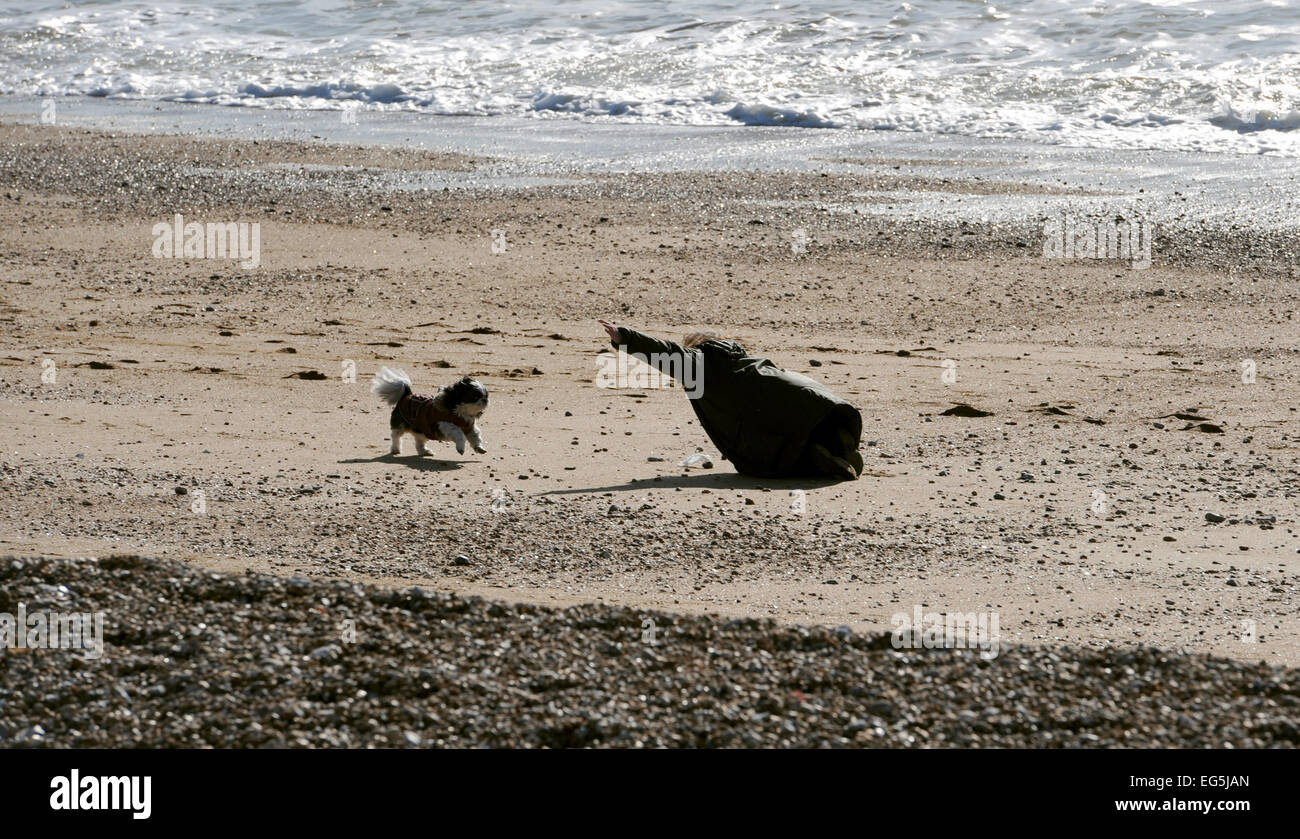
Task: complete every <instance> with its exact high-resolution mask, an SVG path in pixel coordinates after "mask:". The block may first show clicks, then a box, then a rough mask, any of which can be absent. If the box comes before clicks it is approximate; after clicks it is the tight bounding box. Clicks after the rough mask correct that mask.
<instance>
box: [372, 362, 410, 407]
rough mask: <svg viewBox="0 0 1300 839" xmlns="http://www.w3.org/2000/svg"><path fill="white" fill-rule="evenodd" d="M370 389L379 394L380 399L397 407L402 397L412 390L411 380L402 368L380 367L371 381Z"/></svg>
mask: <svg viewBox="0 0 1300 839" xmlns="http://www.w3.org/2000/svg"><path fill="white" fill-rule="evenodd" d="M370 391H371V392H372V393H377V394H379V398H380V399H382V400H384V402H386V403H387V404H388V405H389V406H391V407H394V408H395V407H397V403H398V402H401V401H402V397H403V396H405V395H406V394H408V393H410V392H411V380H410V378H408V377H407V375H406V374H405V373H403V372H402V371H401V370H390V369H388V368H387V367H380V368H379V372H378V373H376V374H375V379H374V381H373V382H371V383H370Z"/></svg>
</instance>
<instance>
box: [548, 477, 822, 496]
mask: <svg viewBox="0 0 1300 839" xmlns="http://www.w3.org/2000/svg"><path fill="white" fill-rule="evenodd" d="M839 483H845V482H844V481H840V480H836V479H835V478H751V477H749V476H747V475H741V474H739V473H738V472H715V473H713V474H707V473H700V472H695V473H692V474H688V475H663V476H662V477H661V479H660V480H655V479H654V478H642V479H640V480H633V481H629V482H628V483H625V484H611V485H610V486H603V487H583V488H581V489H552V490H547V491H546V492H539V493H537V495H583V494H590V493H594V492H631V491H633V490H640V491H645V490H647V489H656V488H659V487H662V488H664V489H672V488H674V487H681V488H682V489H771V490H791V489H821V488H823V487H828V486H834V485H835V484H839Z"/></svg>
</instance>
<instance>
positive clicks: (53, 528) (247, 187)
mask: <svg viewBox="0 0 1300 839" xmlns="http://www.w3.org/2000/svg"><path fill="white" fill-rule="evenodd" d="M874 164H875V165H873V162H872V161H870V160H863V161H862V168H861V171H860V172H857V173H852V172H850V173H844V172H836V173H834V174H826V173H817V172H790V173H779V172H751V173H734V172H696V173H661V172H644V173H635V172H632V173H619V174H610V175H604V176H600V175H591V176H584V177H580V178H577V177H574V176H573V175H566V177H565V180H564V182H563V183H561V184H558V185H530V186H526V187H519V188H513V189H510V188H502V187H499V186H490V187H485V188H474V187H465V188H457V189H454V190H453V189H450V188H446V189H443V190H434V189H418V188H414V189H413V188H402V187H394V186H393V183H394V180H395V179H399V180H400V178H401V177H403V176H408V175H411V174H413V173H414V174H421V173H437V174H442V173H447V174H449V175H451V174H455V173H466V172H470V173H472V172H475V171H479V170H490V169H491V167H492V166H493V165H494V161H493V160H492V158H490V157H488V156H472V155H465V154H456V153H449V152H433V151H423V150H394V149H391V148H378V147H365V146H355V145H353V146H349V145H337V144H328V143H324V142H288V141H263V142H253V141H247V140H226V139H215V138H208V139H202V138H195V137H176V136H166V135H136V134H127V133H123V132H103V131H93V130H85V129H80V128H70V127H45V126H37V125H31V124H19V123H17V122H9V123H6V124H4V125H2V126H0V180H2V181H3V189H0V193H2V195H3V201H0V251H3V260H0V279H3V292H2V295H3V296H2V297H0V303H2V304H3V318H2V319H0V341H2V342H3V348H2V352H0V357H2V360H0V364H3V370H4V376H3V383H2V384H0V388H2V390H0V424H3V428H4V440H5V445H4V447H3V448H4V451H3V455H2V456H0V472H3V475H4V480H3V482H0V494H2V495H3V504H0V554H8V555H15V556H30V557H37V556H44V557H85V556H107V555H110V554H116V553H132V554H141V555H146V556H153V557H161V558H172V559H179V560H183V561H185V562H186V563H188V564H190V565H192V566H196V567H200V568H204V569H213V570H223V571H234V572H243V571H245V570H253V571H259V572H269V573H272V574H278V575H301V576H307V577H320V578H331V579H344V580H352V581H363V582H370V583H377V584H381V585H385V586H412V585H420V586H423V587H426V588H430V589H434V590H438V591H444V592H451V593H455V594H461V595H482V596H485V597H489V598H492V599H497V600H504V601H509V602H525V603H536V604H547V605H559V606H565V605H571V604H580V603H589V602H592V603H601V604H608V605H614V606H619V607H625V608H628V609H632V610H635V609H655V610H667V611H672V612H676V613H685V614H716V615H719V616H723V617H742V616H744V617H765V618H773V619H775V620H776V621H778V622H779V623H782V624H799V625H825V626H831V627H834V626H840V625H845V626H848V627H850V628H851V629H852V630H854V631H857V632H863V633H872V632H881V631H888V630H889V628H890V620H891V616H893V615H895V614H897V613H910V612H911V611H912V609H913V608H914V607H915V606H920V607H922V608H924V609H925V610H927V611H935V612H996V613H997V614H998V615H999V616H1000V620H1001V631H1002V641H1003V643H1005V644H1034V645H1070V646H1073V647H1080V648H1109V647H1131V646H1134V645H1152V646H1157V647H1160V648H1163V649H1166V650H1170V651H1185V652H1192V653H1198V654H1199V653H1209V654H1213V655H1216V656H1223V657H1227V658H1231V659H1238V660H1241V661H1250V662H1254V661H1264V662H1268V663H1270V664H1276V665H1288V666H1295V665H1296V664H1297V663H1300V620H1298V618H1297V611H1296V605H1295V594H1296V586H1297V562H1300V540H1298V539H1297V537H1296V532H1295V527H1296V518H1295V511H1296V498H1297V495H1298V494H1300V471H1298V469H1297V453H1298V451H1300V416H1298V415H1297V411H1296V407H1295V406H1297V405H1300V398H1298V397H1300V382H1298V381H1297V377H1296V374H1295V369H1296V360H1297V349H1298V347H1297V339H1296V335H1297V333H1296V327H1297V321H1296V312H1297V309H1298V308H1300V305H1298V297H1300V293H1298V292H1297V288H1296V285H1295V283H1294V280H1293V277H1292V270H1291V266H1293V265H1295V264H1296V260H1295V258H1294V257H1295V253H1294V250H1293V247H1294V245H1293V243H1291V240H1289V239H1288V238H1287V237H1285V236H1278V235H1274V234H1271V233H1269V232H1268V231H1259V232H1258V235H1257V236H1254V235H1252V231H1250V230H1240V229H1239V230H1235V231H1231V230H1224V229H1212V228H1202V229H1198V228H1196V227H1195V226H1194V225H1189V226H1188V227H1187V228H1186V230H1182V231H1165V230H1161V231H1160V233H1159V238H1158V239H1157V242H1156V247H1155V260H1154V264H1153V266H1152V267H1150V268H1148V269H1146V270H1133V269H1132V268H1130V267H1129V266H1128V265H1126V264H1123V263H1119V262H1116V261H1113V260H1109V261H1108V260H1101V261H1098V260H1060V259H1044V258H1043V257H1042V255H1041V252H1042V245H1041V242H1042V232H1041V229H1035V228H1033V227H1031V226H1025V225H1019V226H1017V225H1014V224H1007V225H998V224H990V225H984V226H978V225H965V224H959V225H950V226H947V227H945V226H943V225H942V224H939V223H935V224H931V225H921V224H915V223H911V224H909V223H900V222H896V221H893V220H891V219H890V218H889V217H887V216H869V215H866V214H861V215H856V214H850V215H848V216H847V217H846V216H845V215H843V214H837V215H832V214H827V213H825V212H819V210H818V205H819V202H823V201H833V200H834V199H835V197H836V196H843V195H845V194H847V193H851V192H863V191H871V190H875V191H880V190H892V191H895V192H899V191H901V192H906V193H915V194H917V195H924V194H926V193H934V192H941V193H944V194H948V193H956V194H961V192H962V191H963V190H976V189H978V190H981V191H983V192H984V193H991V194H996V195H1000V196H1007V197H1008V200H1012V201H1014V200H1016V196H1017V195H1024V194H1037V193H1041V192H1042V191H1043V187H1041V186H1039V185H1035V184H1025V183H1014V182H1003V181H987V180H985V181H981V182H979V183H978V184H974V183H953V182H948V183H945V182H944V179H942V178H938V179H936V178H935V177H934V176H933V175H931V174H910V173H909V172H910V171H911V169H912V167H911V166H910V165H909V164H908V162H907V161H884V162H883V165H886V166H888V167H889V169H888V171H889V172H890V174H881V172H880V169H881V165H882V164H881V162H880V161H876V162H874ZM932 170H933V167H932V166H931V167H930V168H929V169H927V170H926V171H927V173H928V172H930V171H932ZM776 199H780V201H779V202H778V201H777V200H776ZM781 202H786V203H789V204H793V205H796V206H793V207H791V206H778V204H780V203H781ZM176 213H180V214H183V215H184V217H185V219H186V220H197V221H200V222H204V221H216V222H221V223H225V222H250V223H251V222H257V223H258V224H259V225H260V248H261V252H260V265H259V266H258V267H256V268H253V269H244V268H241V267H239V265H238V263H237V262H236V261H234V260H228V259H227V260H220V259H218V260H213V259H184V258H176V259H158V258H155V256H154V255H153V253H152V252H151V245H152V243H153V242H154V238H155V237H154V236H153V235H152V234H151V229H152V228H153V227H154V225H156V224H158V223H160V222H170V221H171V220H172V219H173V217H174V214H176ZM796 230H801V231H803V233H802V234H795V233H794V231H796ZM493 231H502V232H501V233H495V234H494V233H493ZM796 235H798V236H802V237H803V238H802V241H803V242H804V243H805V246H804V247H803V248H802V252H799V251H800V249H799V248H796V247H793V246H792V242H793V241H794V239H793V238H792V237H794V236H796ZM494 241H501V242H503V243H504V248H501V247H498V248H497V249H496V250H499V251H500V252H494V247H493V244H494ZM1225 262H1231V263H1232V265H1231V266H1230V267H1225V265H1224V263H1225ZM597 317H605V318H609V319H610V320H613V321H614V322H616V323H624V324H627V325H630V326H634V327H636V328H638V329H641V330H643V331H647V332H650V333H652V334H661V335H665V336H668V337H673V338H679V337H680V336H681V334H682V333H684V332H687V331H690V330H694V329H699V328H714V329H718V330H720V331H725V332H727V333H729V334H735V335H738V336H740V337H741V338H742V339H743V340H744V341H745V343H746V344H747V346H750V347H751V348H752V349H754V350H755V351H757V352H758V353H760V354H762V355H766V356H769V357H771V358H772V359H774V360H775V361H776V362H777V363H778V364H781V365H782V366H785V367H787V368H789V369H793V370H797V371H799V372H803V373H806V374H808V375H811V376H813V377H815V378H818V379H820V380H822V381H824V382H826V383H828V384H829V385H831V386H832V387H833V388H835V389H836V390H837V391H839V392H840V393H842V394H843V395H844V396H846V397H847V398H849V399H850V400H852V401H853V402H854V403H855V404H856V405H857V406H858V407H859V408H860V409H861V411H862V413H863V417H864V420H865V423H866V424H865V430H864V435H863V436H864V439H863V449H862V451H863V455H864V458H865V461H866V472H865V474H864V475H863V477H862V478H861V479H860V480H858V481H856V482H853V483H828V482H812V481H780V480H767V481H763V480H754V479H750V478H745V477H742V476H738V475H736V474H735V473H734V471H733V470H732V469H731V468H730V467H729V465H728V464H727V463H726V462H725V461H720V462H718V463H717V464H716V465H715V467H714V468H713V469H690V470H687V469H683V468H680V467H679V466H678V465H677V464H678V463H679V462H680V461H681V460H682V459H684V458H685V457H686V456H688V455H690V454H692V453H695V452H697V451H703V452H705V453H710V454H712V455H713V456H714V457H715V458H716V452H715V451H714V450H713V449H712V448H711V444H710V442H709V440H708V439H707V437H706V436H705V435H704V434H703V432H702V431H701V429H700V428H699V426H698V424H697V423H696V422H695V421H694V418H693V416H692V415H691V413H690V410H689V407H688V405H687V404H686V400H685V398H684V396H683V395H682V393H681V391H680V390H672V389H667V390H658V389H647V390H638V389H606V388H600V387H597V386H596V384H595V378H596V373H597V370H598V365H599V363H600V361H599V357H600V354H601V353H602V352H606V351H607V345H606V343H605V342H604V340H603V333H602V332H601V330H600V329H599V327H598V326H597V325H596V323H595V318H597ZM1247 360H1248V361H1250V362H1253V368H1252V369H1253V370H1254V373H1255V375H1254V376H1253V377H1249V376H1245V375H1243V374H1244V369H1243V367H1242V363H1243V361H1247ZM946 362H950V363H946ZM51 364H52V367H51ZM380 365H389V366H398V367H402V368H404V369H406V370H407V371H408V372H409V373H410V374H411V376H412V378H413V380H414V382H415V384H416V388H417V390H420V389H424V390H432V389H434V388H435V387H437V386H441V385H443V384H447V383H449V382H451V381H452V380H454V379H455V378H456V377H458V376H460V375H465V374H471V375H474V376H477V377H479V378H480V379H481V380H482V381H483V382H484V383H485V384H486V385H487V387H488V388H489V389H490V391H491V394H492V396H491V398H492V402H491V407H490V409H489V411H488V413H487V415H486V417H485V418H484V420H483V422H482V428H483V431H484V435H485V437H486V440H487V448H488V453H487V454H486V455H474V454H472V453H471V454H470V455H467V456H458V455H457V454H456V453H455V451H454V449H452V448H451V447H450V446H449V445H446V444H441V446H440V447H439V448H437V449H436V450H435V453H434V454H433V455H431V456H426V457H418V456H415V455H414V453H413V447H412V444H411V442H410V441H409V439H408V441H407V442H406V447H407V448H406V449H405V450H404V453H403V456H401V457H398V458H390V457H387V456H386V454H385V453H386V446H387V413H386V411H384V410H381V409H380V408H379V406H378V404H377V401H376V399H375V398H374V397H373V396H372V395H371V394H370V393H369V390H368V383H369V380H370V377H371V376H372V375H373V374H374V373H375V371H376V370H377V369H378V368H379V366H380ZM49 370H53V371H54V372H55V375H54V378H53V380H52V381H43V379H42V374H43V373H46V371H49ZM349 370H354V372H355V380H350V379H352V377H351V376H347V375H345V374H346V373H348V372H349ZM950 371H951V372H950ZM946 373H947V374H948V375H945V374H946ZM954 373H955V381H954V380H952V379H953V378H954V376H953V375H952V374H954ZM47 378H48V376H47ZM1247 379H1250V380H1249V381H1247ZM963 404H964V405H970V406H973V407H975V408H977V409H980V410H981V411H987V412H989V414H990V415H988V416H980V417H967V416H951V415H943V414H944V412H945V411H946V410H948V409H950V408H952V407H953V406H955V405H963ZM200 498H202V500H203V503H202V504H200V505H199V508H200V509H201V512H195V502H196V500H198V499H200ZM494 502H495V503H494Z"/></svg>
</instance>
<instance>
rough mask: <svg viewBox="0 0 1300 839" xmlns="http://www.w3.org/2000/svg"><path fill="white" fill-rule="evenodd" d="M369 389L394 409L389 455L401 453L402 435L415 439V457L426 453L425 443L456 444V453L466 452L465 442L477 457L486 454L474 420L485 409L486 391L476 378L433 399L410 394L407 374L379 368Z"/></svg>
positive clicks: (455, 386)
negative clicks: (391, 443) (444, 442)
mask: <svg viewBox="0 0 1300 839" xmlns="http://www.w3.org/2000/svg"><path fill="white" fill-rule="evenodd" d="M370 390H371V391H373V392H374V393H377V394H379V398H380V399H382V400H384V402H385V403H386V404H388V405H391V406H392V407H393V416H392V419H391V420H390V421H389V425H390V427H391V428H392V434H393V445H392V448H391V449H389V453H390V454H401V453H402V435H403V434H413V435H414V436H415V451H416V453H418V454H428V453H429V451H428V449H427V448H425V443H427V442H428V441H430V440H446V441H450V442H452V443H455V444H456V451H457V453H459V454H464V453H465V443H466V442H468V443H469V444H470V445H471V446H473V447H474V451H476V452H478V453H479V454H483V453H485V452H486V451H487V449H485V448H483V435H481V434H479V430H478V424H477V422H476V420H477V419H478V418H479V417H480V416H482V415H483V412H484V411H486V410H487V403H488V392H487V388H485V387H483V385H482V384H480V383H479V381H478V380H477V379H471V378H470V377H469V376H466V377H465V378H463V379H461V380H460V381H458V382H456V383H455V384H453V385H452V386H451V387H445V388H442V389H441V390H439V391H438V392H437V393H435V394H434V395H433V396H416V395H415V394H414V393H412V392H411V380H410V379H409V378H407V375H406V373H404V372H402V371H401V370H390V369H388V368H387V367H381V368H380V369H379V373H378V374H377V375H376V376H375V378H374V381H373V382H372V383H371V385H370Z"/></svg>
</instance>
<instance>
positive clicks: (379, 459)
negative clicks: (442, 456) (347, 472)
mask: <svg viewBox="0 0 1300 839" xmlns="http://www.w3.org/2000/svg"><path fill="white" fill-rule="evenodd" d="M339 463H394V464H396V465H398V466H405V467H406V468H408V469H415V470H417V471H420V472H450V471H451V470H452V469H459V468H460V467H461V463H462V461H459V460H439V459H437V458H436V457H429V456H428V455H420V454H409V455H405V456H403V455H391V454H381V455H378V456H376V457H353V458H349V459H347V460H340V461H339Z"/></svg>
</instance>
